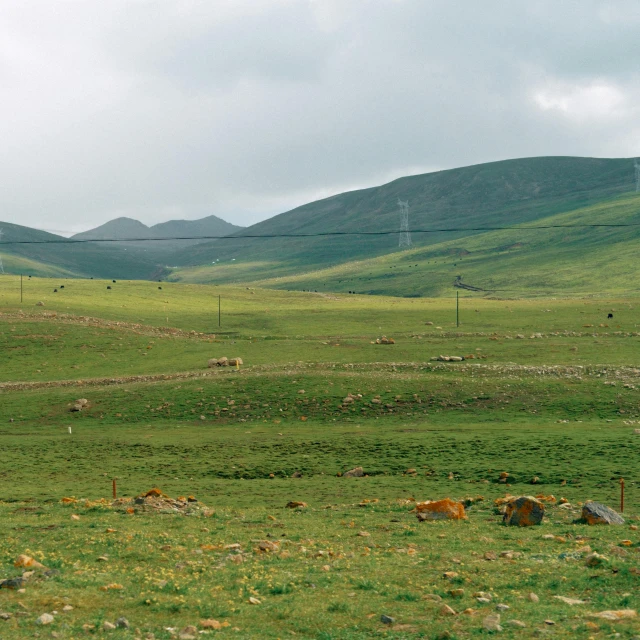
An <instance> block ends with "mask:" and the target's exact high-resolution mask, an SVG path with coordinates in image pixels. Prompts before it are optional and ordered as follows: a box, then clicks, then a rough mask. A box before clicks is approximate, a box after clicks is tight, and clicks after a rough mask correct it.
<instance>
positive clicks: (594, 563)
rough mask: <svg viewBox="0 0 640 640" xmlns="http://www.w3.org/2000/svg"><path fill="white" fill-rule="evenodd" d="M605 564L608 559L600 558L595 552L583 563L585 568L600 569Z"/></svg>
mask: <svg viewBox="0 0 640 640" xmlns="http://www.w3.org/2000/svg"><path fill="white" fill-rule="evenodd" d="M606 562H609V558H606V557H605V556H601V555H600V554H599V553H597V552H595V551H594V552H593V553H590V554H589V555H588V556H587V557H586V558H585V559H584V563H585V564H586V565H587V567H601V566H602V565H603V564H605V563H606Z"/></svg>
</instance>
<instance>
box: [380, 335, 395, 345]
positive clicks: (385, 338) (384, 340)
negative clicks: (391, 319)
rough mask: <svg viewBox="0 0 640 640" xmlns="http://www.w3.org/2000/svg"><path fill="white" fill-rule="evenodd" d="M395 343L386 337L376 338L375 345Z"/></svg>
mask: <svg viewBox="0 0 640 640" xmlns="http://www.w3.org/2000/svg"><path fill="white" fill-rule="evenodd" d="M395 343H396V341H395V340H394V339H393V338H387V336H382V337H381V338H376V344H395Z"/></svg>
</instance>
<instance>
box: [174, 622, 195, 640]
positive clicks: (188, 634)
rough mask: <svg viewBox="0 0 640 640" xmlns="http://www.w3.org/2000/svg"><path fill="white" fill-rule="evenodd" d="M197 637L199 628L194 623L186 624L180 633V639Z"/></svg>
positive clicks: (193, 639) (188, 639) (186, 639)
mask: <svg viewBox="0 0 640 640" xmlns="http://www.w3.org/2000/svg"><path fill="white" fill-rule="evenodd" d="M197 637H198V629H197V628H196V627H194V626H193V625H192V624H190V625H188V626H186V627H185V628H184V629H182V630H181V631H180V633H179V634H178V638H179V639H180V640H196V638H197Z"/></svg>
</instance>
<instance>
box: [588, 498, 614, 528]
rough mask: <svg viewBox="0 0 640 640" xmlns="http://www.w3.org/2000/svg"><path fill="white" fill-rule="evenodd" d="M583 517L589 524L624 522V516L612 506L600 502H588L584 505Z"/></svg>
mask: <svg viewBox="0 0 640 640" xmlns="http://www.w3.org/2000/svg"><path fill="white" fill-rule="evenodd" d="M582 519H583V520H584V521H585V522H586V523H587V524H592V525H593V524H624V518H623V517H622V516H621V515H620V514H619V513H616V512H615V511H614V510H613V509H611V507H607V506H606V505H604V504H601V503H600V502H592V501H589V502H586V503H585V505H584V507H582Z"/></svg>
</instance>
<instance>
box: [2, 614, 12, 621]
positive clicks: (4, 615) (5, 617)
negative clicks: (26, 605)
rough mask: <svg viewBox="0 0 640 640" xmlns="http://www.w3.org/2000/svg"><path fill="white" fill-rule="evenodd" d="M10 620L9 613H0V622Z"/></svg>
mask: <svg viewBox="0 0 640 640" xmlns="http://www.w3.org/2000/svg"><path fill="white" fill-rule="evenodd" d="M10 619H11V614H10V613H4V612H2V613H0V620H10Z"/></svg>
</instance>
